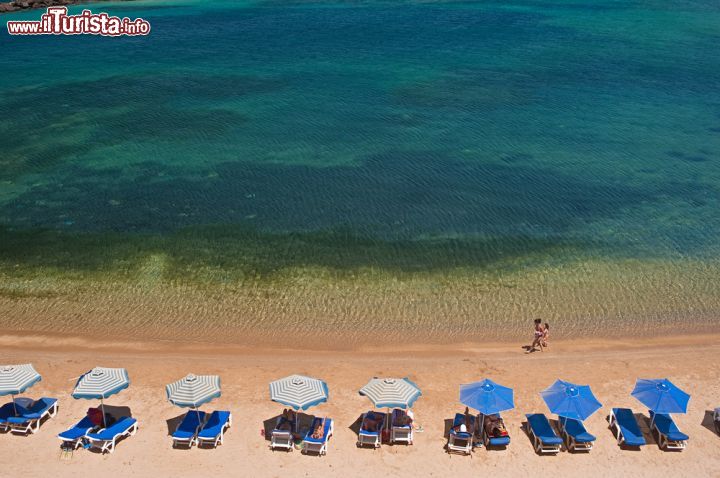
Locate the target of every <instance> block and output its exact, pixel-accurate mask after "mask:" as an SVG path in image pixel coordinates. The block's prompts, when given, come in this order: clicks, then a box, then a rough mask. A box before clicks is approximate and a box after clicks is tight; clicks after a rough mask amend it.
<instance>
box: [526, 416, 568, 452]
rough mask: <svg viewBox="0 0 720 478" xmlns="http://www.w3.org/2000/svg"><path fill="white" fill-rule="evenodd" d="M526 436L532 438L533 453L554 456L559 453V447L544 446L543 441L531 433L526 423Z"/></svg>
mask: <svg viewBox="0 0 720 478" xmlns="http://www.w3.org/2000/svg"><path fill="white" fill-rule="evenodd" d="M526 427H527V431H528V434H529V435H530V438H532V441H533V447H535V451H536V452H537V453H538V454H541V455H542V454H555V453H560V445H546V444H544V443H543V441H542V440H541V439H540V438H539V437H538V436H537V435H535V432H534V431H533V429H532V427H531V426H530V424H529V423H528V424H527V425H526Z"/></svg>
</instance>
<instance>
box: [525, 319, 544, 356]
mask: <svg viewBox="0 0 720 478" xmlns="http://www.w3.org/2000/svg"><path fill="white" fill-rule="evenodd" d="M544 336H545V330H544V329H543V326H542V320H541V319H535V336H534V338H533V341H532V344H531V345H530V347H529V348H528V353H530V352H534V351H535V349H536V348H537V347H540V351H541V352H542V349H543V346H542V341H543V337H544Z"/></svg>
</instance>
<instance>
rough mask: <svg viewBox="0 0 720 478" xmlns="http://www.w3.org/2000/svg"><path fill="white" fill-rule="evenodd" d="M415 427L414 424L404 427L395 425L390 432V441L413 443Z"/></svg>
mask: <svg viewBox="0 0 720 478" xmlns="http://www.w3.org/2000/svg"><path fill="white" fill-rule="evenodd" d="M413 438H414V433H413V427H412V425H405V426H402V427H397V426H393V427H392V432H391V434H390V441H392V442H393V443H407V444H408V445H412V444H413Z"/></svg>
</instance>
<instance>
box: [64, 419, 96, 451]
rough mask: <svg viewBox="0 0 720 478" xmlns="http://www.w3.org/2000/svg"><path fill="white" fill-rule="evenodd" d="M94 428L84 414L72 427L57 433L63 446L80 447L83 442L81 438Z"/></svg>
mask: <svg viewBox="0 0 720 478" xmlns="http://www.w3.org/2000/svg"><path fill="white" fill-rule="evenodd" d="M93 428H95V424H94V423H93V421H92V420H91V419H90V417H88V416H84V417H83V418H82V420H80V421H79V422H77V423H76V424H75V425H73V426H72V428H69V429H67V430H65V431H64V432H62V433H60V434H59V435H58V438H59V439H60V440H62V442H63V445H64V446H65V447H68V448H70V447H72V448H73V449H75V448H80V447H81V446H82V444H83V438H85V435H87V434H88V433H90V430H92V429H93Z"/></svg>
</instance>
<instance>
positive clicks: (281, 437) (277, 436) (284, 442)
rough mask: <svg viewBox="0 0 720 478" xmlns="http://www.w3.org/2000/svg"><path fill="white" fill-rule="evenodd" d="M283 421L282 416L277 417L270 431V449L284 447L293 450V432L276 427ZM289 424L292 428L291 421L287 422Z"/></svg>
mask: <svg viewBox="0 0 720 478" xmlns="http://www.w3.org/2000/svg"><path fill="white" fill-rule="evenodd" d="M282 421H283V417H278V419H277V422H276V423H275V429H274V430H273V431H272V434H271V435H270V449H271V450H275V449H276V448H280V449H285V450H287V451H292V450H293V434H292V431H291V430H284V429H283V430H280V429H279V428H278V427H279V426H280V424H281V423H282ZM288 423H290V424H291V428H294V423H293V422H288Z"/></svg>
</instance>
